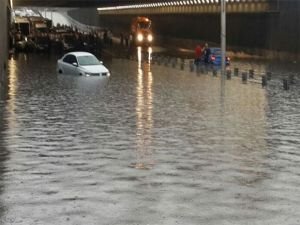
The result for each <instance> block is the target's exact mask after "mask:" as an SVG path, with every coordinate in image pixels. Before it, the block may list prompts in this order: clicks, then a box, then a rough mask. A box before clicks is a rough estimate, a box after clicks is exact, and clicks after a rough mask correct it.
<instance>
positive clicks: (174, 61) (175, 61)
mask: <svg viewBox="0 0 300 225" xmlns="http://www.w3.org/2000/svg"><path fill="white" fill-rule="evenodd" d="M176 63H177V59H176V58H174V59H173V60H172V67H173V68H175V67H176Z"/></svg>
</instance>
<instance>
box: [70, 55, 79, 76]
mask: <svg viewBox="0 0 300 225" xmlns="http://www.w3.org/2000/svg"><path fill="white" fill-rule="evenodd" d="M74 63H76V65H77V66H75V65H74ZM69 69H70V74H74V75H79V71H78V62H77V58H76V56H75V55H70V67H69Z"/></svg>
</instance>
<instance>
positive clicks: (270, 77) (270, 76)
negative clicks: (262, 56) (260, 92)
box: [267, 71, 272, 80]
mask: <svg viewBox="0 0 300 225" xmlns="http://www.w3.org/2000/svg"><path fill="white" fill-rule="evenodd" d="M271 79H272V72H270V71H269V72H267V80H271Z"/></svg>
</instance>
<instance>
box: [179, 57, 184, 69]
mask: <svg viewBox="0 0 300 225" xmlns="http://www.w3.org/2000/svg"><path fill="white" fill-rule="evenodd" d="M180 69H181V70H184V59H181V65H180Z"/></svg>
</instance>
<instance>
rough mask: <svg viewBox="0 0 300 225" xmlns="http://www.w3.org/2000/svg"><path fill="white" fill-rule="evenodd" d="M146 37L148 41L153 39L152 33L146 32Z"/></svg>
mask: <svg viewBox="0 0 300 225" xmlns="http://www.w3.org/2000/svg"><path fill="white" fill-rule="evenodd" d="M147 39H148V41H150V42H151V41H153V36H152V34H148V37H147Z"/></svg>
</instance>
